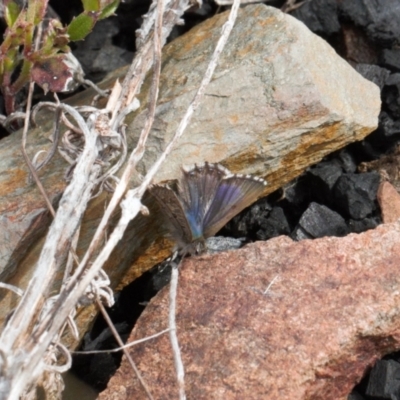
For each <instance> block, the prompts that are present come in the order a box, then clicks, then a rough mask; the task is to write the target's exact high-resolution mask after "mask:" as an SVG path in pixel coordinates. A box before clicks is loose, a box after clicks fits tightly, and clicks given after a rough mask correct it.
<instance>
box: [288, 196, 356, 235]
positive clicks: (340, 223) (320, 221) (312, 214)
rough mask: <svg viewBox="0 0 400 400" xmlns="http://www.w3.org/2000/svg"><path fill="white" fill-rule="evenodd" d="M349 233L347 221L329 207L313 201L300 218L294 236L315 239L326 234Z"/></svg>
mask: <svg viewBox="0 0 400 400" xmlns="http://www.w3.org/2000/svg"><path fill="white" fill-rule="evenodd" d="M347 233H348V228H347V225H346V221H345V220H344V219H343V217H341V216H340V215H339V214H338V213H336V212H335V211H332V210H330V209H329V208H328V207H326V206H324V205H321V204H317V203H311V204H310V206H309V207H308V208H307V210H306V211H305V212H304V214H303V215H302V217H301V218H300V221H299V224H298V226H297V227H296V228H295V230H294V232H293V234H292V237H293V239H295V240H303V239H314V238H321V237H324V236H345V235H346V234H347Z"/></svg>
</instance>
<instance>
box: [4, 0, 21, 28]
mask: <svg viewBox="0 0 400 400" xmlns="http://www.w3.org/2000/svg"><path fill="white" fill-rule="evenodd" d="M20 11H21V9H20V8H19V6H18V4H17V3H16V2H15V1H10V2H9V3H8V4H7V6H6V7H5V10H4V18H5V20H6V23H7V26H9V27H11V26H13V25H14V22H15V21H16V20H17V18H18V15H19V13H20Z"/></svg>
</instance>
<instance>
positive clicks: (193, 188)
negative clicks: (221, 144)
mask: <svg viewBox="0 0 400 400" xmlns="http://www.w3.org/2000/svg"><path fill="white" fill-rule="evenodd" d="M266 184H267V183H266V181H265V180H264V179H261V178H257V177H253V176H250V175H239V174H232V173H231V172H230V171H229V170H228V169H226V168H224V167H222V166H221V165H219V164H210V163H205V164H204V165H195V166H194V167H193V168H190V169H184V170H183V177H182V178H181V179H180V181H179V183H178V188H177V190H173V189H171V188H169V187H168V186H161V185H154V186H152V187H151V188H150V193H151V194H152V195H153V196H154V198H155V199H156V201H157V203H158V204H159V206H160V208H161V209H162V210H163V211H164V213H165V215H166V217H167V220H168V224H169V226H170V228H171V235H172V236H173V238H174V239H175V240H176V241H177V244H178V247H180V248H181V249H183V248H189V249H190V247H191V246H192V245H193V248H194V249H196V248H198V247H197V246H196V244H197V243H200V242H202V243H204V239H206V238H208V237H211V236H214V235H215V234H216V233H217V232H218V231H219V230H220V229H221V228H222V227H223V226H224V225H225V224H226V223H227V222H228V221H229V220H230V219H232V218H233V217H234V216H235V215H237V214H238V213H239V212H240V211H242V210H243V209H244V208H246V207H248V206H249V205H250V204H252V203H253V202H254V201H256V200H257V199H258V198H259V197H261V196H262V194H263V192H264V189H265V185H266ZM195 251H196V250H195ZM189 252H193V251H190V250H189Z"/></svg>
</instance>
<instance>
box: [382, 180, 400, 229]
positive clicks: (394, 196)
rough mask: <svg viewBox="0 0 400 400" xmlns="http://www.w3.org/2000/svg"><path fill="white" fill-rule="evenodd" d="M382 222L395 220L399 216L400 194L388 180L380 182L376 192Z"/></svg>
mask: <svg viewBox="0 0 400 400" xmlns="http://www.w3.org/2000/svg"><path fill="white" fill-rule="evenodd" d="M377 198H378V202H379V206H380V207H381V211H382V219H383V222H384V223H391V222H395V221H397V220H398V219H399V218H400V194H399V193H398V192H397V190H396V189H395V187H394V186H393V185H392V184H391V183H390V182H382V183H381V184H380V186H379V189H378V194H377Z"/></svg>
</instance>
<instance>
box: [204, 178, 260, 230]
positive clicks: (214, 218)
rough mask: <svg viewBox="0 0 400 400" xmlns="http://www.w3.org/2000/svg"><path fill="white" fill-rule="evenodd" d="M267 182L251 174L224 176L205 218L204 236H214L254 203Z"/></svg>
mask: <svg viewBox="0 0 400 400" xmlns="http://www.w3.org/2000/svg"><path fill="white" fill-rule="evenodd" d="M266 184H267V183H266V181H264V179H261V178H257V177H253V176H250V175H229V176H226V177H224V178H223V179H222V180H221V181H220V183H219V185H218V188H217V190H216V192H215V196H214V198H213V201H212V203H211V205H210V207H209V209H208V211H207V214H206V216H205V218H204V237H205V238H207V237H210V236H214V235H215V234H216V233H217V232H218V231H219V230H220V229H221V228H222V227H223V226H224V225H225V224H226V223H227V222H228V221H229V220H231V219H232V218H233V217H234V216H235V215H237V214H238V213H240V211H242V210H243V209H245V208H246V207H248V206H249V205H250V204H252V203H254V202H255V201H256V200H257V199H258V198H259V197H260V196H261V195H262V194H263V192H264V189H265V186H266Z"/></svg>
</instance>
